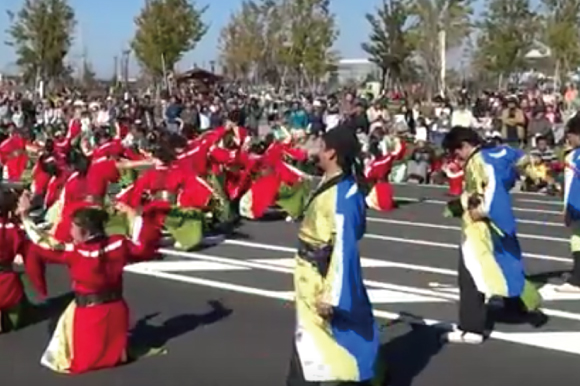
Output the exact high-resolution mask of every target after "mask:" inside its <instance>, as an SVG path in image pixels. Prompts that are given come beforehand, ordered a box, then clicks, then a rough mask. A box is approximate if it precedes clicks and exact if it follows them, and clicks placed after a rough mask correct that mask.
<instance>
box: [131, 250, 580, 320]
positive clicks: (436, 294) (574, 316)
mask: <svg viewBox="0 0 580 386" xmlns="http://www.w3.org/2000/svg"><path fill="white" fill-rule="evenodd" d="M227 241H233V242H235V244H236V245H240V246H247V247H250V248H260V249H266V250H279V248H280V247H279V246H273V245H272V246H270V245H269V244H260V243H250V242H246V241H239V240H227ZM161 253H163V254H166V255H169V256H179V257H185V258H189V259H199V260H202V261H210V262H217V263H222V264H231V265H234V266H240V267H251V268H255V269H259V270H265V271H274V272H279V273H285V274H292V273H293V272H294V271H293V269H290V268H284V267H276V266H274V265H271V264H260V263H256V262H251V261H247V260H240V259H232V258H227V257H221V256H212V255H206V254H201V253H193V252H182V251H174V250H169V249H163V250H161ZM145 264H147V263H140V264H138V265H141V266H144V265H145ZM364 284H365V285H366V286H368V287H374V288H380V289H388V290H394V291H400V292H403V293H410V294H415V295H424V296H430V297H433V298H437V299H448V300H458V299H459V297H458V296H457V295H455V294H443V293H441V292H440V291H433V290H429V289H423V288H417V287H410V286H403V285H399V284H392V283H385V282H380V281H375V280H364ZM542 311H543V312H544V313H545V314H546V315H550V316H554V317H559V318H563V319H570V320H576V321H580V314H578V313H574V312H567V311H562V310H555V309H547V308H543V309H542Z"/></svg>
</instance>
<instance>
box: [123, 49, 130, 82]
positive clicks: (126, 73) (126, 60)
mask: <svg viewBox="0 0 580 386" xmlns="http://www.w3.org/2000/svg"><path fill="white" fill-rule="evenodd" d="M130 56H131V50H129V49H125V50H123V54H122V58H123V59H122V61H121V62H122V64H121V68H122V71H123V83H124V85H125V87H127V86H128V84H129V58H130Z"/></svg>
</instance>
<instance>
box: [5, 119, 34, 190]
mask: <svg viewBox="0 0 580 386" xmlns="http://www.w3.org/2000/svg"><path fill="white" fill-rule="evenodd" d="M27 145H28V144H27V141H26V139H25V138H24V137H23V136H22V135H20V133H19V132H18V130H17V129H16V127H15V126H11V127H10V136H9V137H8V138H7V139H5V140H4V141H2V144H0V162H1V163H2V165H4V175H3V178H4V179H5V180H8V181H11V182H18V181H20V180H21V179H22V174H23V173H24V171H25V170H26V165H27V164H28V154H27V153H26V150H27Z"/></svg>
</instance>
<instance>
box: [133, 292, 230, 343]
mask: <svg viewBox="0 0 580 386" xmlns="http://www.w3.org/2000/svg"><path fill="white" fill-rule="evenodd" d="M208 304H209V305H210V306H211V308H212V310H211V311H209V312H207V313H205V314H201V315H200V314H183V315H178V316H175V317H173V318H170V319H167V320H166V321H165V322H163V324H161V325H152V324H150V323H149V322H150V321H151V320H152V319H154V318H155V317H157V316H158V315H159V314H158V313H156V314H152V315H147V316H145V317H143V318H142V319H140V320H139V321H137V323H136V324H135V327H134V328H133V329H132V330H131V332H130V338H129V341H130V346H132V347H149V348H160V347H162V346H164V345H165V344H166V343H167V342H169V341H170V340H171V339H175V338H177V337H179V336H181V335H184V334H187V333H188V332H190V331H193V330H195V329H196V328H198V327H200V326H204V325H209V324H213V323H217V322H219V321H220V320H222V319H225V318H227V317H228V316H230V315H231V314H232V312H233V310H231V309H229V308H227V307H225V306H224V305H223V304H222V303H221V302H219V301H215V300H214V301H209V302H208Z"/></svg>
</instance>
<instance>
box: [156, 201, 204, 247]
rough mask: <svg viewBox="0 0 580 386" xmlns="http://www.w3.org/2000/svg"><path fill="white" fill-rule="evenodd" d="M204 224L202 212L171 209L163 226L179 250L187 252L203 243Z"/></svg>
mask: <svg viewBox="0 0 580 386" xmlns="http://www.w3.org/2000/svg"><path fill="white" fill-rule="evenodd" d="M205 224H206V215H205V213H203V212H202V211H200V210H197V209H181V208H178V207H173V208H172V209H171V211H170V212H169V214H168V215H167V217H166V219H165V223H164V226H165V228H166V229H167V231H168V232H169V234H170V235H171V237H172V238H173V240H175V241H176V242H177V243H178V247H179V249H183V250H189V249H191V248H193V247H195V246H197V245H199V244H200V243H201V242H202V241H203V235H204V231H205Z"/></svg>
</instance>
